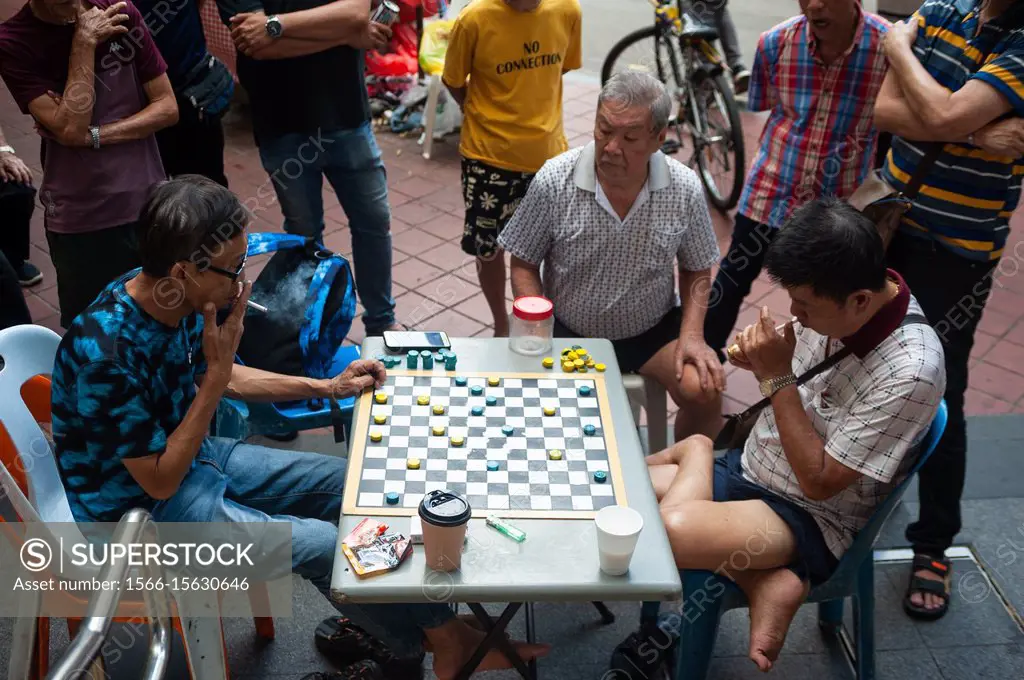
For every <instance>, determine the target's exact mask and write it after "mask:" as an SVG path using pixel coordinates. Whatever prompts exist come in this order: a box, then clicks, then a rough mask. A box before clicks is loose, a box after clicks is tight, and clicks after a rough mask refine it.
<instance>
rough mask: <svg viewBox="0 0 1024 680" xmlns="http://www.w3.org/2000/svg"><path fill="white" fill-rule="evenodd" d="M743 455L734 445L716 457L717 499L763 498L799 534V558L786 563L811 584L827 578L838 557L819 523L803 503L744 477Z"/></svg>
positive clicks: (715, 484) (715, 487)
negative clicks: (778, 494)
mask: <svg viewBox="0 0 1024 680" xmlns="http://www.w3.org/2000/svg"><path fill="white" fill-rule="evenodd" d="M742 457H743V451H742V450H741V449H732V450H730V451H727V452H726V453H725V455H722V456H719V457H718V458H716V459H715V478H714V500H716V501H754V500H756V501H763V502H764V503H765V505H767V506H768V507H769V508H771V509H772V512H774V513H775V514H776V515H778V516H779V517H780V518H781V519H782V521H783V522H785V523H786V526H788V527H789V530H790V531H792V532H793V536H794V537H796V558H795V559H794V560H793V562H792V563H791V564H787V565H786V566H787V567H788V568H789V569H791V570H792V571H793V572H794V573H795V574H796V575H797V576H799V577H800V579H801V580H804V581H806V580H810V582H811V585H812V586H816V585H818V584H821V583H824V582H825V581H827V580H828V579H829V577H830V576H832V572H834V571H835V570H836V565H838V564H839V561H838V560H837V559H836V557H835V555H833V554H832V551H831V550H829V549H828V545H827V544H826V543H825V537H824V536H822V535H821V529H819V528H818V523H817V522H815V521H814V518H813V517H811V515H810V513H808V512H807V511H806V510H804V509H803V508H801V507H800V506H798V505H796V504H794V503H792V502H790V501H788V500H786V499H785V498H782V497H780V496H777V495H775V494H774V493H772V492H771V491H769V490H768V489H765V488H763V487H760V486H758V485H757V484H754V483H753V482H751V481H748V480H747V479H746V478H744V476H743V468H742V466H741V464H740V460H741V458H742Z"/></svg>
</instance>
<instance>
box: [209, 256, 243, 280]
mask: <svg viewBox="0 0 1024 680" xmlns="http://www.w3.org/2000/svg"><path fill="white" fill-rule="evenodd" d="M206 268H207V269H208V270H209V271H211V272H215V273H217V274H220V275H221V276H226V277H228V278H229V279H231V280H232V281H238V277H239V276H241V275H242V272H244V271H245V260H242V264H240V265H238V269H236V270H234V271H231V270H230V269H223V268H221V267H214V266H213V265H212V264H211V265H209V266H207V267H206Z"/></svg>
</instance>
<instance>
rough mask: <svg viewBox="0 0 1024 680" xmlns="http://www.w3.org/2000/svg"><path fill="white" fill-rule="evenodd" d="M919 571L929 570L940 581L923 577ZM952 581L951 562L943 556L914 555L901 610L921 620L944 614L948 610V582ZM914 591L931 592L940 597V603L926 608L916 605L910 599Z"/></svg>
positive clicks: (931, 619) (930, 619)
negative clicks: (918, 573) (934, 607)
mask: <svg viewBox="0 0 1024 680" xmlns="http://www.w3.org/2000/svg"><path fill="white" fill-rule="evenodd" d="M919 571H930V572H931V573H933V574H935V575H936V576H941V577H942V580H941V581H935V580H933V579H927V578H923V577H921V576H918V575H917V572H919ZM951 581H952V564H951V563H950V561H949V560H948V559H946V558H945V557H932V556H931V555H914V562H913V565H912V566H911V569H910V582H909V583H908V584H907V592H906V594H905V595H904V596H903V611H905V612H906V613H907V616H909V617H911V618H913V619H919V620H921V621H935V620H936V619H940V618H942V617H943V616H945V614H946V612H947V611H948V610H949V596H950V584H951ZM914 593H931V594H932V595H938V596H939V597H941V598H942V600H943V601H942V605H941V606H939V607H937V608H936V609H928V608H926V607H924V606H918V605H916V604H914V603H913V602H911V601H910V596H911V595H912V594H914Z"/></svg>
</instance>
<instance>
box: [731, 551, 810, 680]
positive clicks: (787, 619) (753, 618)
mask: <svg viewBox="0 0 1024 680" xmlns="http://www.w3.org/2000/svg"><path fill="white" fill-rule="evenodd" d="M743 580H744V581H745V583H744V584H743V586H744V588H743V589H744V591H745V592H746V594H747V598H748V599H749V600H750V659H751V661H753V662H754V663H756V664H757V667H758V668H760V669H761V670H762V671H765V672H767V671H770V670H771V669H772V666H773V665H774V664H775V660H776V659H778V658H779V652H780V651H781V650H782V643H783V642H785V640H786V633H787V632H788V631H789V624H791V623H792V622H793V617H794V616H796V612H797V610H798V609H799V608H800V605H801V604H803V602H804V600H805V599H807V593H808V592H809V591H810V584H809V583H807V582H805V581H801V580H800V578H799V577H798V576H797V575H796V574H794V573H793V572H792V571H790V570H789V569H785V568H782V569H771V570H767V571H756V572H747V578H745V579H743Z"/></svg>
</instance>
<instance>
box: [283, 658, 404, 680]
mask: <svg viewBox="0 0 1024 680" xmlns="http://www.w3.org/2000/svg"><path fill="white" fill-rule="evenodd" d="M302 680H384V671H383V670H381V667H380V666H379V665H377V663H376V662H375V661H357V662H356V663H354V664H350V665H348V666H346V667H345V668H342V669H341V670H340V671H333V672H330V673H325V672H323V671H317V672H316V673H310V674H309V675H304V676H302Z"/></svg>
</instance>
